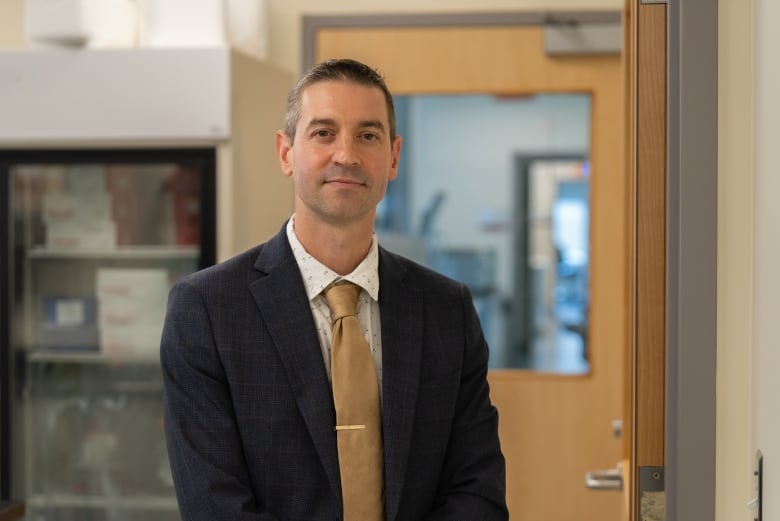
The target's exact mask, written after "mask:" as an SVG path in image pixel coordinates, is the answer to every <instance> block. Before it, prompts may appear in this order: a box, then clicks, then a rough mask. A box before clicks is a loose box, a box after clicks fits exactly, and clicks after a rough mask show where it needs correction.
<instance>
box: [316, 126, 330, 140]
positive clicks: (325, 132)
mask: <svg viewBox="0 0 780 521" xmlns="http://www.w3.org/2000/svg"><path fill="white" fill-rule="evenodd" d="M312 135H313V136H314V137H318V138H326V137H328V136H330V131H329V130H327V129H324V128H321V129H319V130H315V131H314V132H312Z"/></svg>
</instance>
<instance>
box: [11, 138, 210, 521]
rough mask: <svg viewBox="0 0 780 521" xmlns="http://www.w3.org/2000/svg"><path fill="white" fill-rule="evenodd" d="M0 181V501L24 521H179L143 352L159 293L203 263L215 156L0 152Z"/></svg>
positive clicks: (149, 353)
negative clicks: (0, 210)
mask: <svg viewBox="0 0 780 521" xmlns="http://www.w3.org/2000/svg"><path fill="white" fill-rule="evenodd" d="M0 174H2V175H3V184H4V187H3V191H4V192H5V195H6V199H7V201H6V202H7V205H5V206H6V208H7V213H6V221H7V222H6V223H5V225H4V236H3V237H4V245H5V249H6V255H5V258H6V259H8V266H6V267H5V268H6V269H5V271H6V273H7V274H6V275H5V276H6V280H7V284H4V286H3V287H4V288H5V289H4V297H3V303H4V305H2V306H0V309H2V311H3V313H4V314H5V320H4V324H7V328H4V330H3V332H2V334H3V345H2V349H3V353H2V354H3V357H4V360H3V361H4V365H5V366H6V367H10V368H11V370H10V374H9V375H8V379H7V384H6V383H5V382H4V384H3V386H4V388H5V389H4V391H5V393H4V394H6V395H7V396H9V397H10V404H9V407H8V409H9V410H8V411H7V414H6V416H7V417H6V418H5V419H4V423H6V424H7V425H10V428H7V430H8V435H9V436H10V446H9V447H8V448H7V451H6V452H7V453H6V454H3V455H2V463H3V466H4V467H6V469H7V470H6V471H5V472H6V474H7V476H6V480H7V481H10V490H7V491H5V492H4V494H5V495H9V494H10V496H11V497H13V498H18V499H23V500H24V501H25V502H26V504H27V519H30V520H36V521H37V520H63V521H64V520H74V521H75V520H78V521H84V520H136V519H138V520H141V519H143V520H152V521H154V520H176V519H179V517H178V510H177V506H176V500H175V496H174V492H173V483H172V480H171V475H170V471H169V469H168V462H167V454H166V449H165V441H164V436H163V425H162V382H161V374H160V367H159V362H158V359H159V358H158V357H159V355H158V352H159V342H160V335H161V331H162V323H163V318H164V314H165V306H166V300H167V293H168V290H169V288H170V286H171V284H172V283H173V282H174V281H176V279H178V278H179V277H181V276H183V275H184V274H187V273H190V272H192V271H195V270H197V269H199V268H202V267H205V266H207V265H210V264H212V263H213V262H214V257H215V237H214V235H215V232H214V230H215V213H214V208H215V200H214V192H215V190H214V186H215V151H214V150H213V149H180V150H162V149H154V150H93V151H73V150H69V151H20V152H15V153H14V152H2V153H0ZM6 362H7V363H6ZM9 463H10V465H9Z"/></svg>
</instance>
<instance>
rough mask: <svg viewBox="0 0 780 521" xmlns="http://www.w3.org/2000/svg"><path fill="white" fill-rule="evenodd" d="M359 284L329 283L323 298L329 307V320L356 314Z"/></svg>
mask: <svg viewBox="0 0 780 521" xmlns="http://www.w3.org/2000/svg"><path fill="white" fill-rule="evenodd" d="M359 295H360V286H356V285H355V284H352V283H351V282H340V283H338V284H331V285H330V286H328V287H327V288H325V299H326V300H327V301H328V307H330V313H331V321H333V322H335V321H336V320H338V319H340V318H344V317H348V316H351V315H355V314H357V303H358V296H359Z"/></svg>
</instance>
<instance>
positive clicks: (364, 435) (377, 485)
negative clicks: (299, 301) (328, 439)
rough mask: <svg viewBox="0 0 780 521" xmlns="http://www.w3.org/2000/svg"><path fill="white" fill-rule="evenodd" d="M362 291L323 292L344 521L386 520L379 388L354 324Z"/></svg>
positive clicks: (342, 287) (343, 286)
mask: <svg viewBox="0 0 780 521" xmlns="http://www.w3.org/2000/svg"><path fill="white" fill-rule="evenodd" d="M359 294H360V288H359V287H358V286H356V285H354V284H352V283H349V282H347V283H338V284H335V285H331V286H329V287H328V288H326V289H325V298H326V299H327V301H328V306H330V310H331V320H332V321H333V336H332V342H331V355H330V359H331V361H330V367H331V373H332V377H333V402H334V404H335V406H336V436H337V438H338V450H339V469H340V472H341V494H342V498H343V506H344V521H383V520H384V455H383V452H382V419H381V415H380V412H379V384H378V383H377V378H376V368H375V366H374V357H373V355H372V354H371V348H370V347H369V345H368V342H367V341H366V339H365V337H364V336H363V333H361V331H360V325H359V324H358V320H357V316H355V315H356V313H357V301H358V295H359Z"/></svg>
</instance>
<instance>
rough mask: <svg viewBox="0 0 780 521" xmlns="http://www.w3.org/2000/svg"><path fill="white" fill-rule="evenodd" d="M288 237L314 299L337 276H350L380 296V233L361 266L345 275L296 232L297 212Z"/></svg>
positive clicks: (368, 291)
mask: <svg viewBox="0 0 780 521" xmlns="http://www.w3.org/2000/svg"><path fill="white" fill-rule="evenodd" d="M287 240H288V241H289V243H290V247H291V248H292V251H293V255H294V256H295V261H296V262H297V263H298V269H299V270H300V272H301V277H302V278H303V285H304V287H305V288H306V296H307V297H308V298H309V300H310V301H311V300H313V299H314V298H316V297H317V295H319V294H320V293H322V291H323V290H324V289H325V288H327V287H328V286H329V285H331V284H332V283H333V282H335V281H337V280H348V281H349V282H352V283H353V284H357V285H358V286H360V287H361V288H363V289H364V290H365V291H366V292H367V293H368V294H369V296H370V297H371V298H372V299H374V300H375V301H378V300H379V245H378V241H377V238H376V233H374V234H373V236H372V237H371V247H370V248H369V250H368V254H367V255H366V256H365V258H364V259H363V260H362V261H361V262H360V264H358V266H357V267H356V268H355V269H354V270H353V271H352V273H349V274H347V275H344V276H343V277H342V276H341V275H339V274H338V273H336V272H335V271H333V270H331V269H330V268H328V267H327V266H325V265H324V264H322V263H321V262H320V261H318V260H317V259H315V258H314V257H313V256H312V255H311V254H309V252H307V251H306V249H305V248H304V247H303V245H302V244H301V242H300V241H299V240H298V236H297V235H295V215H293V216H292V217H291V218H290V220H289V221H287Z"/></svg>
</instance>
